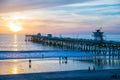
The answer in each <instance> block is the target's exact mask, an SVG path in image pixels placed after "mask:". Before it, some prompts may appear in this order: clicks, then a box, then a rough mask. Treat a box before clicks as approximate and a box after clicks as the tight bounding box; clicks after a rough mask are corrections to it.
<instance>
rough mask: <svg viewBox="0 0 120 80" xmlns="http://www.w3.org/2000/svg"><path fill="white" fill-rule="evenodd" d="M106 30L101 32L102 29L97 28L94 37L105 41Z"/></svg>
mask: <svg viewBox="0 0 120 80" xmlns="http://www.w3.org/2000/svg"><path fill="white" fill-rule="evenodd" d="M103 34H104V32H101V29H98V30H96V32H93V37H94V39H95V40H96V41H103V36H104V35H103Z"/></svg>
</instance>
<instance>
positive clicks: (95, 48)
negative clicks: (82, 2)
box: [25, 29, 120, 59]
mask: <svg viewBox="0 0 120 80" xmlns="http://www.w3.org/2000/svg"><path fill="white" fill-rule="evenodd" d="M93 36H94V39H74V38H61V37H52V34H48V35H47V36H42V35H41V34H40V33H39V34H37V35H26V39H25V41H32V42H36V43H40V44H43V45H47V46H53V47H56V48H60V49H65V50H80V51H85V52H91V53H93V54H98V55H99V54H100V55H103V56H108V57H109V59H111V58H112V59H114V58H116V57H117V58H118V59H119V58H120V42H116V41H106V40H104V39H103V32H101V30H99V29H98V30H96V32H93Z"/></svg>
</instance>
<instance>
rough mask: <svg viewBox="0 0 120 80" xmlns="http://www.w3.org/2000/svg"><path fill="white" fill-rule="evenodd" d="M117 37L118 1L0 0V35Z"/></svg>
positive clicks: (119, 19) (119, 11) (119, 23)
mask: <svg viewBox="0 0 120 80" xmlns="http://www.w3.org/2000/svg"><path fill="white" fill-rule="evenodd" d="M101 27H102V30H103V31H104V32H106V33H108V34H120V0H0V34H11V33H21V34H35V33H43V34H48V33H51V34H73V33H74V34H91V32H93V31H95V30H96V29H99V28H101Z"/></svg>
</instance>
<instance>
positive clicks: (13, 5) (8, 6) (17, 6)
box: [0, 0, 93, 12]
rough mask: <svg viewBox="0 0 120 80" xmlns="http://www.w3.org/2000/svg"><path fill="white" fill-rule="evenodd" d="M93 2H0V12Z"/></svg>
mask: <svg viewBox="0 0 120 80" xmlns="http://www.w3.org/2000/svg"><path fill="white" fill-rule="evenodd" d="M88 1H93V0H0V12H11V11H20V10H29V9H36V8H39V9H40V8H46V7H54V6H61V5H66V4H73V3H83V2H88Z"/></svg>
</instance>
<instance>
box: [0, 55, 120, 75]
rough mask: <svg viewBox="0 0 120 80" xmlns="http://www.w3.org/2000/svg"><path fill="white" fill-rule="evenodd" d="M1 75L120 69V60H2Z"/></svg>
mask: <svg viewBox="0 0 120 80" xmlns="http://www.w3.org/2000/svg"><path fill="white" fill-rule="evenodd" d="M0 65H1V66H0V68H1V69H0V74H21V73H37V72H54V71H68V70H83V69H84V70H85V69H86V70H88V67H90V68H92V69H93V67H94V68H95V69H96V70H98V69H114V68H120V60H110V61H109V60H108V59H107V60H102V59H99V60H98V59H96V61H95V60H92V61H90V60H89V61H84V60H81V59H80V58H69V57H59V59H29V60H28V59H23V60H1V61H0Z"/></svg>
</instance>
